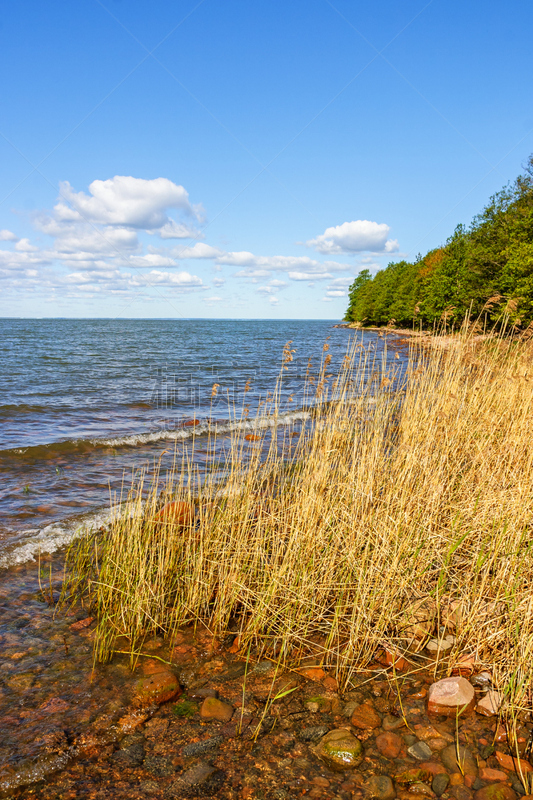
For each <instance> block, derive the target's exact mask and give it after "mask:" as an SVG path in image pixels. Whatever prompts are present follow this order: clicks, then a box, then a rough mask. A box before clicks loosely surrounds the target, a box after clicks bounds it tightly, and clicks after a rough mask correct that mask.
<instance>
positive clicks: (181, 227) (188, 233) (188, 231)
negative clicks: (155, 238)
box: [148, 219, 203, 239]
mask: <svg viewBox="0 0 533 800" xmlns="http://www.w3.org/2000/svg"><path fill="white" fill-rule="evenodd" d="M148 233H158V234H159V236H160V237H161V239H193V238H196V239H198V238H200V239H203V234H201V233H199V231H197V230H196V228H193V227H191V226H190V225H187V224H185V223H184V222H176V220H174V219H170V220H169V221H168V222H165V224H164V225H162V226H161V227H160V228H155V229H152V230H149V231H148Z"/></svg>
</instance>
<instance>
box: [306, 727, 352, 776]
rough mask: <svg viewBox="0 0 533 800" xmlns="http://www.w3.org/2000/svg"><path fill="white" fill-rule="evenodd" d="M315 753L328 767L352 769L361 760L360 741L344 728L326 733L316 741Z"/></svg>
mask: <svg viewBox="0 0 533 800" xmlns="http://www.w3.org/2000/svg"><path fill="white" fill-rule="evenodd" d="M315 753H316V754H317V756H318V757H319V758H321V759H322V760H323V761H324V762H325V763H326V764H327V766H328V767H329V768H330V769H333V770H337V771H339V770H345V769H353V768H354V767H357V766H358V765H359V764H360V763H361V761H362V760H363V746H362V744H361V742H360V741H359V739H357V738H356V737H355V736H354V735H353V734H352V733H350V731H348V730H346V729H344V728H338V729H336V730H334V731H330V732H329V733H327V734H326V735H325V736H324V737H323V738H322V739H321V740H320V742H319V743H318V745H317V747H316V748H315Z"/></svg>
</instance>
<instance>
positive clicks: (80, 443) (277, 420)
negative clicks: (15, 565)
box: [0, 410, 312, 459]
mask: <svg viewBox="0 0 533 800" xmlns="http://www.w3.org/2000/svg"><path fill="white" fill-rule="evenodd" d="M311 413H312V412H311V411H308V410H301V411H289V412H286V413H285V414H277V415H272V416H263V417H253V418H252V419H248V420H235V421H232V420H217V421H200V420H189V421H188V422H185V423H183V424H182V425H181V426H179V427H176V428H162V429H161V430H159V431H153V432H150V433H132V434H126V435H123V436H108V437H102V438H95V439H65V440H63V441H60V442H51V443H49V444H40V445H30V446H28V447H14V448H10V449H7V450H0V458H14V459H20V458H21V457H23V458H28V459H35V458H56V457H58V456H61V455H68V454H72V455H74V454H76V453H84V452H87V451H88V450H92V449H94V448H109V447H111V448H114V449H116V448H119V447H137V446H139V445H143V444H153V443H154V442H158V441H162V440H168V441H180V440H186V439H190V438H192V437H193V436H195V437H198V436H207V435H209V434H216V435H217V436H219V435H221V434H225V433H233V432H234V431H242V432H243V433H245V432H247V431H256V430H267V429H269V428H270V429H271V428H276V427H278V426H280V425H291V424H292V423H295V422H304V421H305V420H307V419H309V418H310V417H311Z"/></svg>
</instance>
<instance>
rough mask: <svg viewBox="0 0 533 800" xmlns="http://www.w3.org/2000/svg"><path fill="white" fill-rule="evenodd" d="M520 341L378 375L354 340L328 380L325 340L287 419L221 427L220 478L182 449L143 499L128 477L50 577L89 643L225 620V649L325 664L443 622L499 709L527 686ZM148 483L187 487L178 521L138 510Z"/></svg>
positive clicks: (527, 381) (532, 390) (416, 639)
mask: <svg viewBox="0 0 533 800" xmlns="http://www.w3.org/2000/svg"><path fill="white" fill-rule="evenodd" d="M290 357H291V356H290V351H289V350H288V349H287V350H286V352H285V358H286V359H289V358H290ZM532 357H533V345H532V344H531V343H530V342H527V341H517V340H516V339H515V340H514V341H513V340H510V339H509V340H504V339H498V338H496V337H494V338H489V340H488V341H484V342H481V343H480V342H478V343H475V342H473V340H472V337H471V336H470V335H469V333H468V331H463V333H462V334H461V336H460V344H459V346H457V347H456V348H453V349H452V350H450V351H442V350H440V351H432V352H427V351H425V352H421V351H420V350H417V351H413V353H412V355H411V362H410V367H409V369H408V372H407V374H406V376H405V378H404V379H403V385H402V388H401V390H399V391H396V392H391V391H390V387H391V384H390V381H391V377H392V376H391V375H390V374H386V373H385V367H384V366H383V365H381V364H377V363H375V361H372V354H371V353H369V352H368V351H363V350H362V349H361V347H360V345H354V346H352V348H351V350H350V352H349V353H348V355H347V357H346V359H345V362H344V365H343V368H342V370H341V372H340V374H339V375H338V376H337V378H336V380H335V382H334V383H332V379H331V378H329V379H327V378H326V374H327V373H326V371H327V369H328V364H327V363H326V362H327V360H328V359H327V356H326V357H325V359H324V363H323V370H322V375H321V379H319V381H318V385H316V384H315V385H314V386H310V387H309V391H310V392H313V393H315V394H317V393H318V394H319V396H320V397H319V399H320V400H321V401H324V402H321V403H319V405H320V413H319V414H318V415H317V416H316V417H315V418H314V422H313V424H310V425H307V426H305V427H304V429H303V430H302V431H301V433H300V434H299V437H297V438H291V433H292V431H291V430H290V429H287V428H280V429H278V433H279V435H278V438H277V440H276V437H275V436H273V437H272V442H271V444H270V447H269V449H268V452H267V454H266V457H264V453H263V459H261V457H260V452H259V450H258V451H257V453H255V454H253V455H252V457H251V458H248V459H246V458H245V451H244V449H243V440H242V438H240V437H239V433H238V432H235V434H234V435H233V437H234V438H233V443H232V448H231V451H230V454H229V456H228V461H227V465H226V466H227V473H226V478H225V484H224V487H223V490H222V491H221V485H220V482H218V483H217V482H216V481H215V480H214V479H210V478H208V479H207V480H206V481H205V482H204V483H203V485H202V486H200V487H199V485H198V481H196V480H195V478H196V476H195V471H194V466H193V461H192V460H191V459H190V458H189V460H187V459H186V458H185V457H184V458H183V459H182V461H180V462H179V463H176V465H175V471H174V474H172V475H171V476H165V480H164V481H163V478H162V476H156V478H155V480H154V482H153V485H152V487H151V489H150V491H149V493H148V500H147V501H146V504H145V505H143V502H142V500H141V496H142V487H141V486H140V485H136V486H134V487H133V490H132V492H131V494H130V502H131V503H132V504H133V513H132V514H131V516H128V515H126V514H122V515H119V516H117V518H116V519H115V520H114V522H113V524H112V525H111V529H110V531H109V533H108V535H106V536H104V537H102V538H100V539H99V540H98V541H97V542H96V543H95V542H94V541H92V540H86V541H84V542H81V543H78V544H77V545H76V546H75V550H74V551H73V552H72V553H71V556H70V584H69V589H70V591H71V592H72V594H73V595H75V596H77V597H79V596H80V595H83V597H84V602H85V603H89V604H90V605H91V607H92V608H93V609H94V610H95V611H96V613H97V615H98V620H99V623H98V632H97V641H96V648H97V654H98V657H100V658H102V659H105V658H108V657H109V656H110V655H111V654H112V652H113V649H116V648H117V645H116V640H117V637H119V636H127V637H128V639H129V640H130V646H131V648H132V650H137V649H139V648H140V647H141V646H142V642H143V641H144V640H145V639H146V638H148V637H150V636H153V635H154V633H156V632H157V633H161V632H163V633H164V635H167V636H169V637H171V636H172V634H173V632H174V631H175V630H176V629H177V628H178V627H179V626H180V625H182V624H184V623H185V622H190V621H202V623H203V624H205V625H207V626H208V627H209V628H210V629H211V630H212V631H213V633H214V634H215V635H223V634H225V633H226V632H227V630H228V626H229V624H230V621H231V622H232V624H233V626H235V621H237V624H238V627H239V631H240V643H241V646H242V649H243V651H244V652H246V651H247V648H248V647H250V646H251V647H257V648H258V651H257V652H258V653H259V652H262V653H269V654H271V655H272V654H275V655H276V657H277V658H278V659H281V661H283V662H286V663H293V664H294V663H295V662H296V661H297V660H298V659H299V658H300V657H302V656H305V655H309V654H310V653H316V652H319V653H320V655H321V659H322V660H323V662H324V663H326V664H330V665H332V666H334V667H335V669H336V674H337V677H338V678H339V679H340V680H341V682H343V681H347V680H348V679H349V678H350V676H351V675H353V673H354V672H355V671H356V670H358V669H359V668H361V667H363V666H365V665H368V663H369V662H371V661H372V660H373V658H374V657H375V653H376V649H377V648H379V647H380V646H386V647H388V648H389V649H393V648H396V649H397V650H398V651H400V652H403V653H405V654H406V656H407V658H408V659H411V660H412V661H413V663H416V662H417V659H419V658H420V657H422V659H423V656H422V655H420V656H416V655H413V654H414V653H415V652H418V653H420V654H422V653H423V645H424V643H425V641H427V638H428V636H430V635H433V636H434V635H435V634H436V633H437V632H438V630H439V627H440V626H443V625H447V627H448V632H449V631H452V632H454V633H455V636H456V642H455V645H454V647H453V649H452V650H451V651H448V652H447V653H446V655H445V656H444V655H443V656H441V658H440V666H441V667H442V666H444V667H448V668H449V669H451V668H452V667H453V665H454V664H455V665H456V664H457V662H458V661H459V660H460V659H461V658H462V657H464V656H465V655H466V656H472V658H471V659H470V661H471V662H475V665H476V668H477V667H482V666H484V667H490V668H491V670H492V671H493V674H494V675H495V678H496V682H497V684H498V685H499V686H500V687H501V688H503V689H504V690H505V692H506V697H507V702H508V703H512V705H513V707H514V708H515V709H516V708H517V707H520V706H523V705H524V704H526V705H530V702H531V697H530V685H531V678H532V675H533V593H532V588H533V537H532V532H531V527H532V519H533V517H532V512H533V486H532V461H533V439H532V436H531V428H532V425H531V423H532V420H533V402H532V401H533V383H532V379H533V367H532ZM278 389H279V387H278ZM320 393H322V394H320ZM333 398H334V401H332V400H333ZM276 400H277V394H276V392H274V397H273V400H272V404H273V405H272V406H271V407H270V409H269V413H272V414H275V413H276ZM326 401H328V402H326ZM258 434H259V435H263V432H262V431H259V430H258ZM283 437H285V438H284V444H280V441H281V439H283ZM291 443H292V445H291ZM212 444H213V452H214V449H215V448H214V444H215V443H214V442H213V443H212ZM289 451H290V452H289ZM163 484H164V485H165V487H166V489H167V490H168V491H171V492H173V493H175V496H177V497H178V498H179V499H183V500H188V501H190V502H192V503H194V504H195V506H196V508H197V518H196V521H195V523H194V524H191V525H188V526H186V527H179V526H177V525H172V524H167V523H160V522H157V521H156V520H155V514H156V512H157V509H158V496H159V492H160V490H161V488H162V485H163ZM185 487H189V488H188V489H187V488H185ZM194 487H196V488H194Z"/></svg>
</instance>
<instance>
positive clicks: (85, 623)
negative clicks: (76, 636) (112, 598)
mask: <svg viewBox="0 0 533 800" xmlns="http://www.w3.org/2000/svg"><path fill="white" fill-rule="evenodd" d="M93 622H94V617H85V619H80V620H78V622H73V623H72V625H69V628H70V630H71V631H82V630H83V629H84V628H88V627H89V625H91V623H93Z"/></svg>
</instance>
